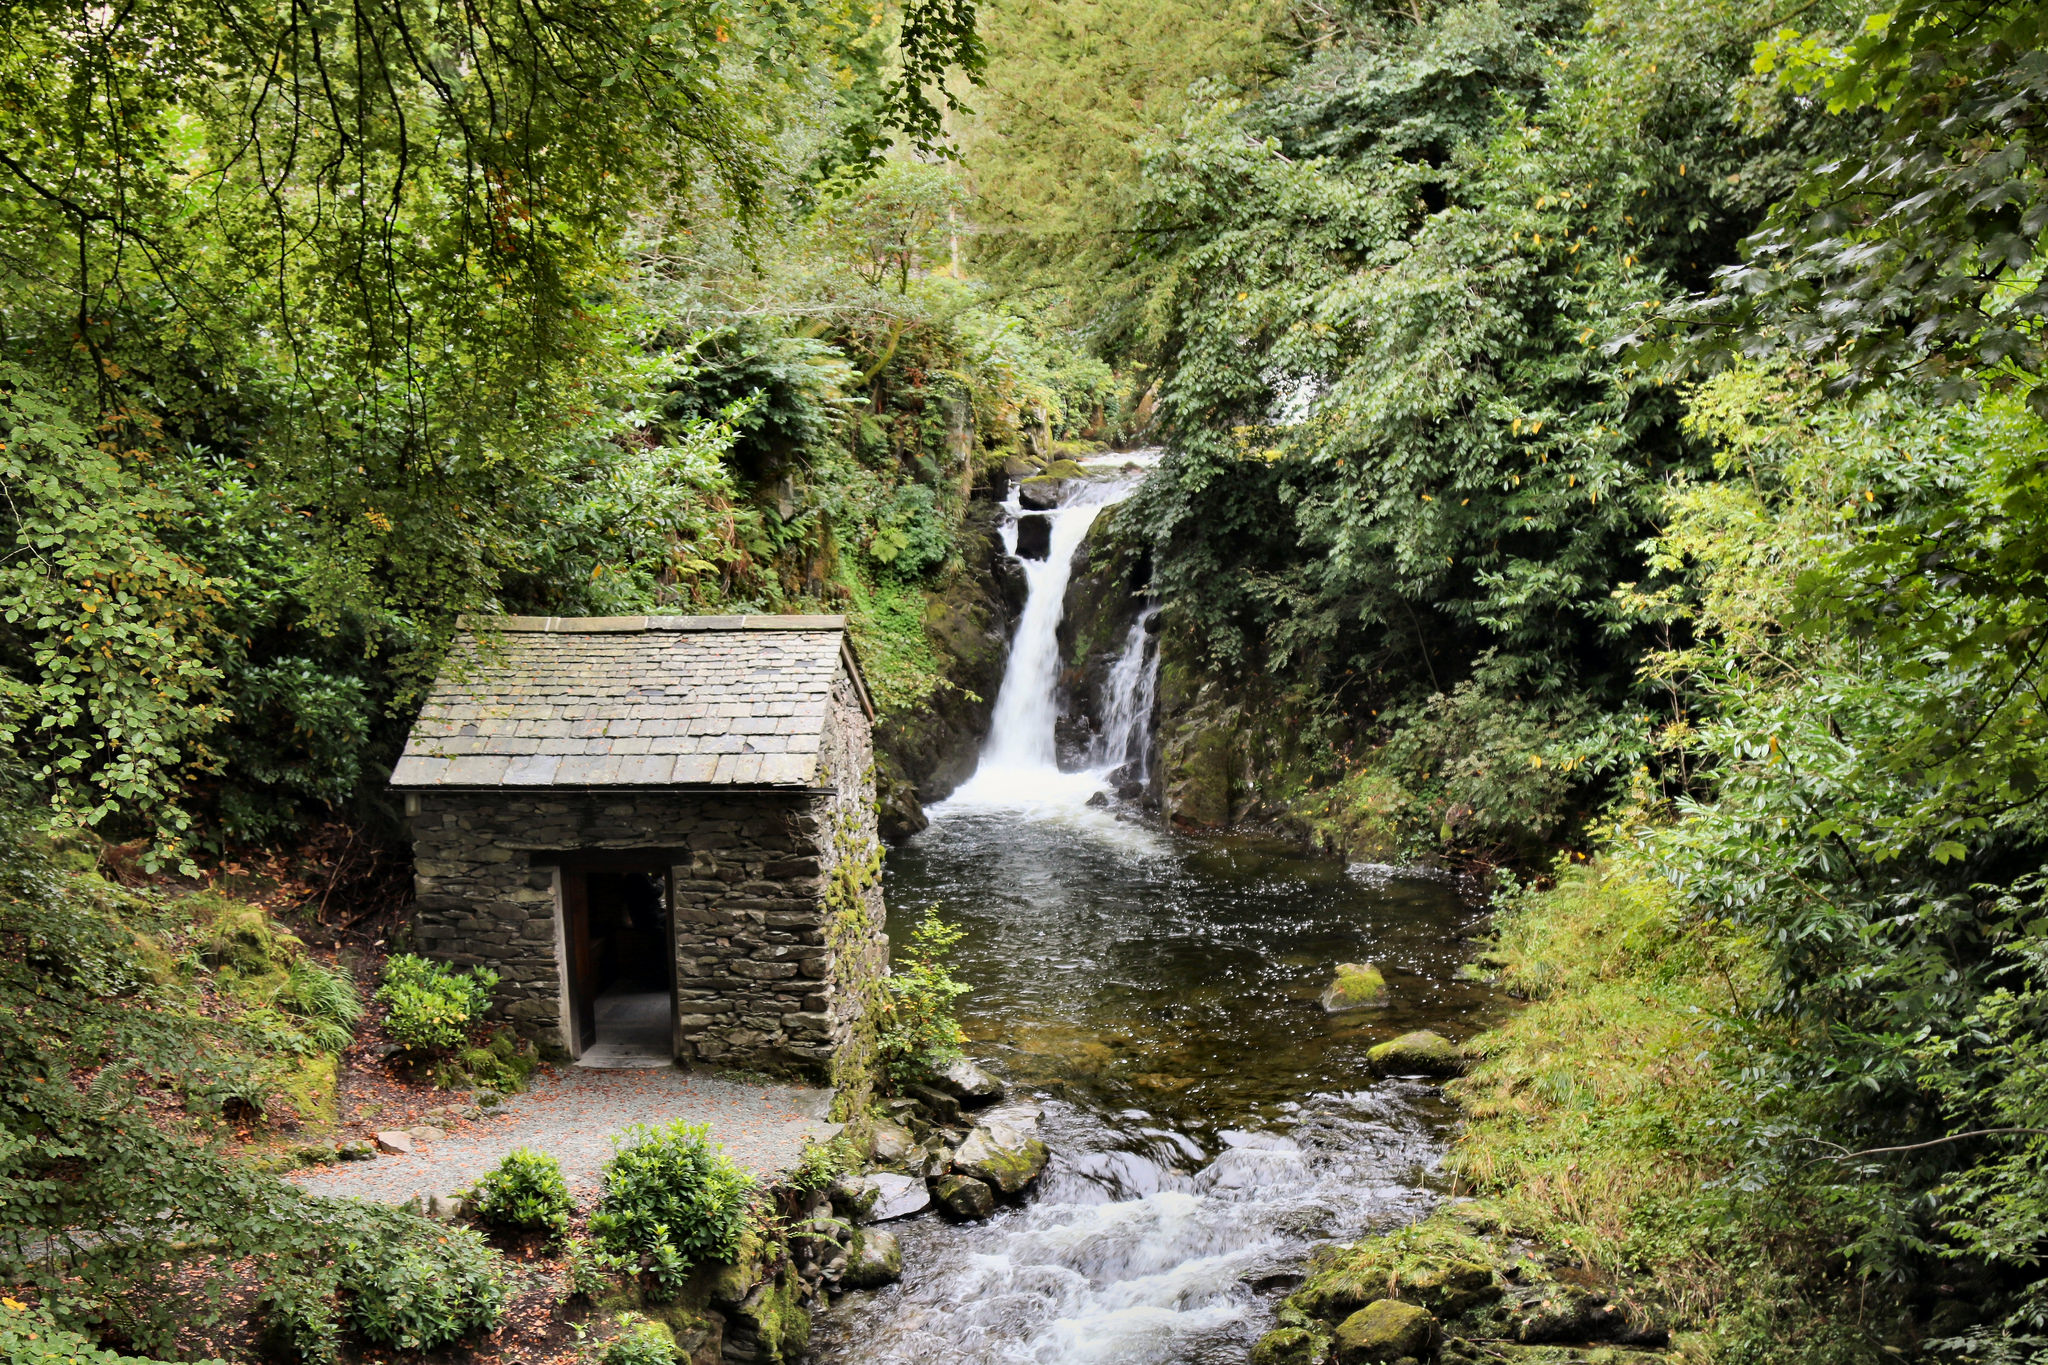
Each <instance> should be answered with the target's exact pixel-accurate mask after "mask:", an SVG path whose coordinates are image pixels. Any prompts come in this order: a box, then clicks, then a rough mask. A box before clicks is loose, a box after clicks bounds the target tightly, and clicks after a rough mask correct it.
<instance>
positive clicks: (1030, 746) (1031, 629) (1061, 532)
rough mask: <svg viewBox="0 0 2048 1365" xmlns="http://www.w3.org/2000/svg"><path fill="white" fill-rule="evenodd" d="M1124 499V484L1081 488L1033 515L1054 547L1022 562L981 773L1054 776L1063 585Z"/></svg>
mask: <svg viewBox="0 0 2048 1365" xmlns="http://www.w3.org/2000/svg"><path fill="white" fill-rule="evenodd" d="M1129 491H1130V489H1129V487H1128V486H1127V485H1123V484H1112V483H1099V484H1097V483H1090V484H1084V485H1082V486H1081V487H1080V488H1078V489H1075V490H1073V491H1072V492H1071V493H1070V495H1069V497H1068V499H1067V500H1065V501H1063V502H1062V503H1061V504H1060V505H1059V506H1058V507H1056V508H1054V509H1053V510H1051V511H1049V512H1042V513H1038V514H1037V515H1040V516H1044V517H1048V518H1050V519H1051V520H1052V544H1051V547H1050V549H1049V550H1048V551H1047V552H1046V556H1045V558H1044V559H1038V560H1032V559H1025V560H1020V561H1019V562H1020V563H1021V564H1023V566H1024V582H1025V585H1026V587H1027V589H1028V593H1027V595H1026V597H1025V598H1024V614H1023V615H1022V616H1020V617H1018V618H1017V634H1016V636H1015V637H1014V638H1013V639H1012V640H1011V641H1010V658H1009V662H1008V663H1006V664H1005V665H1004V666H1003V685H1002V689H1001V690H1000V691H998V692H997V693H996V709H995V715H994V716H993V717H992V718H991V719H990V722H989V729H988V741H987V743H985V744H983V745H982V749H981V767H982V768H983V769H987V768H1021V769H1032V768H1053V769H1057V768H1058V766H1059V764H1058V760H1057V759H1055V757H1054V756H1053V743H1052V729H1053V724H1054V722H1056V721H1057V720H1058V719H1059V718H1060V717H1059V680H1060V642H1059V629H1060V614H1061V612H1062V610H1063V609H1064V608H1065V605H1066V600H1067V582H1068V580H1069V579H1071V578H1072V577H1073V576H1074V552H1075V551H1076V550H1078V549H1080V548H1081V541H1082V540H1083V539H1084V538H1085V537H1086V536H1087V534H1088V528H1089V527H1091V526H1093V525H1094V524H1095V518H1096V517H1098V516H1100V515H1101V513H1102V509H1103V508H1105V507H1107V506H1108V505H1109V504H1110V503H1112V502H1115V501H1117V499H1118V498H1120V497H1122V496H1123V495H1124V494H1125V493H1127V492H1129ZM1010 510H1011V512H1012V514H1013V515H1012V517H1011V519H1010V521H1009V523H1008V524H1007V525H1006V526H1005V527H1004V528H1003V545H1004V548H1006V549H1008V550H1009V551H1010V552H1011V553H1012V554H1014V553H1016V549H1017V520H1016V515H1017V514H1019V513H1021V510H1022V509H1021V508H1019V507H1017V506H1016V505H1015V503H1014V499H1013V500H1012V504H1011V509H1010Z"/></svg>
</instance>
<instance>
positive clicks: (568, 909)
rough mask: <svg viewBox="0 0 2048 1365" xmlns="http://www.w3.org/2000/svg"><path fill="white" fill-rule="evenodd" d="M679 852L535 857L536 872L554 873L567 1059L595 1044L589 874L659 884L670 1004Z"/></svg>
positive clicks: (603, 850)
mask: <svg viewBox="0 0 2048 1365" xmlns="http://www.w3.org/2000/svg"><path fill="white" fill-rule="evenodd" d="M679 856H685V855H683V854H681V853H680V851H679V850H675V849H666V848H620V849H608V848H590V849H570V850H564V851H562V852H560V853H535V854H534V855H533V862H534V864H535V865H537V866H547V865H552V867H553V868H554V873H555V952H556V969H557V973H558V976H559V978H560V982H561V991H562V997H561V1016H562V1041H563V1043H564V1044H566V1045H567V1047H568V1050H569V1055H570V1056H571V1057H581V1056H582V1055H583V1053H584V1050H585V1049H586V1048H588V1047H589V1046H590V1045H591V1044H592V1043H594V1042H596V1041H597V996H596V992H594V991H592V990H591V989H590V982H589V981H588V980H587V976H588V972H589V956H590V883H589V880H588V878H589V876H590V874H591V873H593V872H600V873H615V872H646V873H650V874H653V875H655V876H658V877H660V878H661V880H662V887H663V894H664V895H665V896H666V898H667V901H668V933H669V939H668V944H667V950H668V951H667V953H666V955H665V958H666V960H665V964H664V965H665V966H666V967H667V969H668V993H669V1001H670V1003H671V1005H673V1003H674V1001H675V998H676V960H675V959H676V940H675V936H676V879H675V864H676V859H677V858H678V857H679ZM669 1043H670V1047H671V1048H673V1047H674V1044H675V1020H674V1019H673V1018H671V1019H670V1020H669Z"/></svg>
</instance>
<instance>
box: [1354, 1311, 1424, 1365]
mask: <svg viewBox="0 0 2048 1365" xmlns="http://www.w3.org/2000/svg"><path fill="white" fill-rule="evenodd" d="M1437 1339H1438V1332H1437V1325H1436V1318H1435V1317H1433V1316H1432V1315H1431V1314H1430V1312H1429V1310H1428V1309H1426V1308H1422V1307H1418V1306H1417V1305H1415V1304H1412V1303H1402V1302H1401V1301H1400V1300H1398V1299H1376V1300H1374V1301H1373V1302H1371V1303H1369V1304H1367V1305H1366V1306H1365V1307H1363V1308H1361V1309H1359V1310H1358V1311H1357V1312H1356V1313H1353V1314H1352V1315H1351V1316H1350V1317H1348V1318H1346V1319H1344V1321H1342V1322H1340V1323H1338V1324H1337V1330H1336V1332H1335V1333H1333V1334H1332V1336H1331V1344H1332V1346H1333V1347H1334V1348H1335V1350H1336V1353H1337V1361H1338V1365H1379V1362H1392V1361H1396V1360H1427V1359H1429V1357H1430V1356H1431V1355H1432V1354H1434V1353H1435V1350H1436V1344H1437Z"/></svg>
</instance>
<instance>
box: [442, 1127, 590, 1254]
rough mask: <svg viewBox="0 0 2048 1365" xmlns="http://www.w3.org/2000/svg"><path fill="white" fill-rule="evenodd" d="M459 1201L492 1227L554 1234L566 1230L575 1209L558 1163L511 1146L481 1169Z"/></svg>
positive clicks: (559, 1233) (526, 1149)
mask: <svg viewBox="0 0 2048 1365" xmlns="http://www.w3.org/2000/svg"><path fill="white" fill-rule="evenodd" d="M463 1203H464V1206H465V1207H466V1209H467V1211H468V1212H470V1213H473V1214H475V1215H476V1216H477V1217H478V1218H479V1219H481V1220H483V1221H484V1222H485V1223H488V1224H490V1225H491V1226H492V1227H497V1228H509V1229H511V1230H512V1231H515V1232H552V1233H554V1234H556V1235H557V1236H560V1235H561V1234H563V1233H566V1232H567V1231H568V1230H569V1219H570V1218H571V1217H572V1216H574V1214H575V1212H576V1203H575V1201H574V1200H572V1199H571V1198H570V1197H569V1184H568V1182H567V1181H566V1180H564V1179H563V1178H562V1163H561V1162H559V1161H557V1160H555V1159H554V1158H553V1157H551V1156H549V1155H548V1154H547V1153H545V1152H536V1151H533V1150H532V1149H530V1148H526V1147H515V1148H513V1149H512V1150H511V1151H509V1152H507V1153H506V1154H505V1159H504V1160H503V1161H500V1162H499V1163H498V1164H497V1165H496V1166H494V1167H492V1168H491V1169H490V1170H488V1171H486V1172H484V1174H483V1177H482V1178H481V1179H480V1180H478V1181H477V1182H476V1184H475V1185H474V1186H472V1187H471V1188H470V1191H469V1195H468V1197H467V1198H466V1199H465V1200H464V1201H463Z"/></svg>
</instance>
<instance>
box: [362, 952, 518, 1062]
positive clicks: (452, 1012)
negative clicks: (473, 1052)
mask: <svg viewBox="0 0 2048 1365" xmlns="http://www.w3.org/2000/svg"><path fill="white" fill-rule="evenodd" d="M497 985H498V974H497V973H496V972H494V971H492V970H491V969H490V968H488V967H477V968H473V969H472V970H469V971H461V970H459V969H457V968H455V967H451V966H449V965H447V964H446V963H443V962H430V961H428V960H427V959H426V958H423V957H415V956H413V955H412V954H411V953H400V954H398V955H397V956H396V957H393V958H392V959H390V960H389V961H388V962H386V963H385V964H384V984H383V985H382V986H380V987H378V989H377V998H378V999H379V1000H381V1001H382V1002H384V1004H385V1005H386V1006H388V1007H389V1009H390V1011H391V1013H390V1015H389V1016H388V1017H387V1018H386V1019H385V1021H384V1027H385V1028H386V1029H387V1030H389V1031H390V1033H391V1036H392V1037H393V1038H396V1039H397V1040H398V1041H399V1042H401V1043H403V1044H404V1045H405V1046H406V1047H407V1048H410V1049H414V1050H417V1051H423V1052H445V1051H448V1050H449V1049H452V1048H457V1047H460V1046H462V1044H463V1043H464V1042H465V1041H466V1040H467V1039H468V1037H469V1031H470V1029H471V1028H473V1027H474V1026H475V1025H476V1024H477V1022H478V1021H479V1020H481V1019H482V1018H483V1017H484V1012H485V1011H486V1010H488V1009H489V1008H490V1007H491V992H492V991H493V990H495V989H496V988H497Z"/></svg>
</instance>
